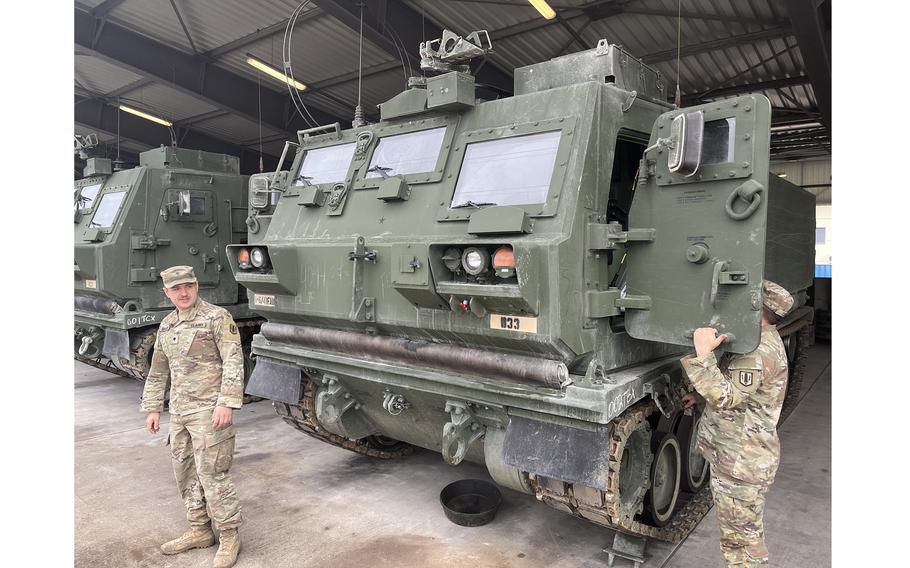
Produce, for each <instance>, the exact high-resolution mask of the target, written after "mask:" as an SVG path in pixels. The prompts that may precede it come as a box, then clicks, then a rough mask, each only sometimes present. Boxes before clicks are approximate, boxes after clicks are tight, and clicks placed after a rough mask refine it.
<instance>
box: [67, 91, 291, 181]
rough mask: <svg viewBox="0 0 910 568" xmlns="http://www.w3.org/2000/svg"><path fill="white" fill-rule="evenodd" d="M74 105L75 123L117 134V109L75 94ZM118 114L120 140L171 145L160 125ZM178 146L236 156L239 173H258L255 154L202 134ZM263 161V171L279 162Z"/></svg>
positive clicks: (192, 135)
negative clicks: (151, 124)
mask: <svg viewBox="0 0 910 568" xmlns="http://www.w3.org/2000/svg"><path fill="white" fill-rule="evenodd" d="M76 102H78V103H79V104H78V105H77V106H76V107H75V109H74V111H73V115H74V119H75V122H76V124H80V125H82V126H84V127H85V128H88V129H91V130H97V131H99V132H104V133H106V134H108V135H113V136H116V135H117V134H116V133H117V132H118V127H117V120H118V117H117V115H118V110H117V108H116V107H113V106H111V105H109V104H107V102H105V101H104V100H102V99H87V98H86V97H82V96H80V95H76ZM119 114H120V117H119V120H120V126H119V132H120V137H121V139H126V140H130V141H132V142H133V143H134V144H139V145H143V146H147V147H149V148H156V147H158V146H160V145H162V144H163V145H165V146H169V145H170V144H171V135H170V132H168V129H167V128H165V127H163V126H154V127H150V123H149V122H148V121H147V120H145V119H142V118H139V117H138V116H133V115H131V114H128V113H119ZM181 147H183V148H190V149H193V150H204V151H206V152H218V153H221V154H228V155H230V156H237V157H239V158H240V171H241V173H244V174H252V173H257V172H258V171H259V153H258V152H254V151H252V150H250V149H249V148H245V147H243V146H239V145H236V144H231V143H229V142H225V141H223V140H219V139H217V138H213V137H211V136H209V135H207V134H203V133H201V132H197V131H192V130H191V131H189V132H187V133H186V134H185V135H184V137H183V141H182V143H181ZM263 160H264V161H265V164H266V165H265V167H266V169H268V168H270V167H271V168H274V167H275V165H276V164H277V163H278V159H277V158H276V157H275V156H271V155H267V154H263Z"/></svg>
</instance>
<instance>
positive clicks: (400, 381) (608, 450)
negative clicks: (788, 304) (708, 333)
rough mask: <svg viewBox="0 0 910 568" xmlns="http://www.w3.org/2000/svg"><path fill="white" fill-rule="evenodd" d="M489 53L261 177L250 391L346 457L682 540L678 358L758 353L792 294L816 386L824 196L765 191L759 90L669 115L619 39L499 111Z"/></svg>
mask: <svg viewBox="0 0 910 568" xmlns="http://www.w3.org/2000/svg"><path fill="white" fill-rule="evenodd" d="M488 49H489V40H485V36H484V34H483V33H482V32H481V33H476V32H475V33H474V34H472V35H471V36H468V37H467V38H460V37H458V36H455V35H454V34H450V33H448V32H447V34H446V35H445V36H444V37H443V38H441V41H440V40H437V41H435V42H430V43H429V44H424V45H422V46H421V55H422V56H423V59H424V69H427V70H429V71H431V72H436V73H437V74H436V75H430V76H429V77H427V78H414V79H412V80H411V82H410V87H409V88H408V89H407V90H406V91H404V92H402V93H401V94H399V95H397V96H395V97H394V98H392V99H391V100H389V101H387V102H386V103H384V104H382V105H381V107H380V109H381V120H380V121H379V122H378V123H376V124H369V125H364V126H359V127H355V128H352V129H348V130H343V129H341V128H340V126H339V125H337V124H336V125H334V126H332V127H328V128H325V129H312V130H308V131H301V132H300V133H298V134H299V135H298V139H297V140H296V141H294V142H293V143H289V144H288V146H286V149H288V148H291V147H295V148H296V153H295V157H294V159H293V163H292V165H291V166H290V168H289V172H290V173H289V175H287V176H283V175H282V176H278V175H265V176H261V177H254V178H253V179H251V197H250V201H251V203H254V202H255V203H259V204H261V205H262V207H263V208H268V214H265V215H255V216H254V217H257V218H259V219H260V220H261V223H260V224H259V225H258V226H257V229H258V230H259V231H260V232H259V233H258V234H257V236H256V237H257V238H256V241H255V245H254V246H250V245H232V246H230V247H228V253H229V254H228V257H229V261H230V262H231V266H232V269H233V270H234V274H235V277H236V278H237V281H238V282H240V283H242V284H243V285H245V286H246V287H247V288H248V289H249V290H250V291H251V297H250V303H251V307H252V309H253V310H254V311H256V312H257V313H258V314H260V315H262V316H264V317H265V318H266V319H267V320H268V321H267V323H265V324H263V326H262V331H261V333H260V334H258V335H256V336H255V337H254V339H253V353H255V354H256V356H257V366H256V369H255V371H254V373H253V376H252V377H251V379H250V383H249V386H248V388H247V392H248V393H250V394H255V395H258V396H263V397H267V398H270V399H272V400H273V401H275V406H276V408H277V410H278V413H279V414H280V415H281V416H282V417H283V418H284V420H285V421H287V422H288V423H289V424H291V425H293V426H294V427H296V428H298V429H299V430H301V431H303V432H305V433H307V434H309V435H311V436H314V437H317V438H320V439H322V440H324V441H326V442H328V443H331V444H335V445H337V446H340V447H344V448H347V449H349V450H352V451H355V452H359V453H362V454H366V455H370V456H375V457H379V458H396V457H400V456H402V455H404V454H406V453H408V452H409V451H410V449H411V448H412V446H419V447H422V448H428V449H431V450H434V451H438V452H440V453H441V454H442V457H443V459H444V460H445V461H446V462H448V463H449V464H452V465H455V464H458V463H459V462H461V461H462V460H469V461H472V462H476V463H480V464H485V465H486V467H487V468H488V469H489V472H490V475H491V476H492V478H493V479H494V480H495V481H496V482H497V483H499V484H500V485H503V486H505V487H509V488H511V489H514V490H517V491H521V492H525V493H529V494H532V495H536V496H537V498H538V499H540V500H542V501H543V502H545V503H547V504H549V505H551V506H553V507H556V508H558V509H561V510H564V511H566V512H568V513H571V514H573V515H576V516H579V517H583V518H585V519H588V520H591V521H593V522H595V523H600V524H602V525H606V526H609V527H613V528H616V529H618V530H620V531H622V532H625V533H632V534H636V535H643V536H646V537H651V538H657V539H662V540H666V541H676V540H679V539H681V538H682V537H683V536H684V535H685V534H686V533H687V532H688V531H689V530H690V529H691V528H692V527H693V526H694V525H695V523H696V522H697V521H698V520H699V519H700V518H701V517H702V516H703V514H704V513H705V511H707V509H708V507H709V503H710V495H709V489H708V487H707V483H706V482H707V478H708V474H709V472H708V466H707V464H706V463H705V461H704V460H703V459H702V458H701V457H700V456H699V454H698V452H697V451H696V450H695V441H694V435H693V433H694V432H695V429H696V426H697V420H698V415H697V413H696V415H694V416H692V415H687V414H686V413H684V412H682V410H681V402H680V398H681V395H682V394H683V393H684V392H685V390H686V380H685V379H684V378H683V372H682V369H681V366H680V365H679V363H678V358H679V356H680V355H681V354H683V353H684V352H686V351H689V350H691V345H692V332H693V331H694V329H696V328H698V327H702V326H712V327H716V328H717V329H718V330H719V331H720V332H722V333H726V334H728V336H729V339H728V341H727V342H726V343H724V346H723V348H724V349H727V350H729V351H732V352H736V353H744V352H749V351H751V350H753V349H755V348H756V347H757V345H758V342H759V334H760V319H761V305H762V302H761V282H762V279H763V278H767V279H771V280H774V281H776V282H778V283H780V284H782V285H783V286H785V287H786V288H787V289H788V290H789V291H790V292H791V293H792V294H793V295H794V297H795V298H796V302H797V305H798V306H799V307H797V308H796V309H794V311H793V312H792V313H791V315H790V316H789V317H788V318H787V320H786V321H784V322H783V323H782V324H781V325H780V326H779V327H780V329H781V331H782V333H783V335H784V336H786V337H788V339H787V342H788V345H789V346H790V350H791V357H792V361H791V366H792V367H793V369H794V370H799V369H800V368H801V367H800V365H799V362H798V357H797V354H798V352H799V349H797V345H796V343H797V340H796V335H795V334H796V333H797V332H798V331H799V330H800V329H804V328H805V326H806V325H807V324H808V323H809V321H810V319H811V310H810V309H809V308H806V307H804V305H805V300H806V294H805V291H806V289H807V288H808V286H809V285H810V284H811V282H812V263H813V240H812V234H813V233H812V231H813V227H814V224H813V222H814V220H813V217H814V198H813V197H812V195H810V194H809V193H808V192H806V191H804V190H802V189H800V188H797V187H796V186H793V185H791V184H789V183H787V182H785V181H783V180H781V179H779V178H777V177H776V176H774V175H772V174H771V173H770V171H769V145H770V132H769V128H770V123H771V108H770V104H769V101H768V100H767V99H766V98H765V97H764V96H762V95H760V94H756V95H746V96H740V97H737V98H732V99H726V100H721V101H716V102H712V103H709V104H705V105H701V106H695V107H691V108H683V109H675V108H674V107H673V106H672V105H670V104H668V103H667V102H665V101H666V98H667V97H666V89H665V85H664V82H663V80H662V78H661V76H660V75H659V74H658V73H657V72H656V71H655V70H653V69H652V68H650V67H648V66H647V65H644V64H643V63H642V62H641V61H639V60H637V59H635V58H634V57H632V56H631V55H630V54H628V53H627V52H625V51H624V50H623V49H622V48H620V47H618V46H616V45H610V44H608V43H607V42H606V41H601V42H600V44H599V45H598V46H597V47H596V48H595V49H591V50H588V51H584V52H580V53H576V54H572V55H568V56H564V57H559V58H556V59H553V60H550V61H547V62H543V63H539V64H535V65H530V66H527V67H522V68H519V69H516V70H515V88H514V96H511V97H507V98H500V99H498V100H486V101H484V100H480V99H478V98H477V96H476V93H475V84H474V77H472V76H471V75H470V74H469V73H468V72H467V67H466V66H465V65H464V63H465V61H466V59H467V58H469V57H471V56H473V55H476V54H477V53H483V52H484V51H486V50H488ZM279 169H280V168H279ZM271 201H275V204H274V205H272V204H271ZM250 242H251V243H252V242H253V239H252V237H251V239H250ZM250 255H257V256H258V257H259V258H261V259H263V260H262V263H261V265H260V266H258V267H253V266H250V265H249V264H243V259H245V258H247V257H249V256H250ZM798 380H799V379H798V377H793V378H792V379H791V391H793V392H795V390H796V388H797V387H798ZM793 392H791V394H790V397H791V399H792V398H793V396H794V394H793Z"/></svg>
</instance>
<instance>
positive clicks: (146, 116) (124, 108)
mask: <svg viewBox="0 0 910 568" xmlns="http://www.w3.org/2000/svg"><path fill="white" fill-rule="evenodd" d="M119 106H120V110H122V111H124V112H128V113H130V114H135V115H136V116H141V117H142V118H144V119H146V120H151V121H152V122H157V123H158V124H162V125H164V126H173V123H172V122H168V121H166V120H164V119H163V118H158V117H157V116H152V115H150V114H148V113H147V112H142V111H141V110H137V109H134V108H133V107H128V106H126V105H119Z"/></svg>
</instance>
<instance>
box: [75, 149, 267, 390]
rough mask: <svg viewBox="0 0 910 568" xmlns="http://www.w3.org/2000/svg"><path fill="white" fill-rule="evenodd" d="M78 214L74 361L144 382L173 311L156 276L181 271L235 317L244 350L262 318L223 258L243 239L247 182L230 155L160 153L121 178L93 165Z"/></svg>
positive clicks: (92, 161) (80, 186)
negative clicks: (189, 269) (188, 271)
mask: <svg viewBox="0 0 910 568" xmlns="http://www.w3.org/2000/svg"><path fill="white" fill-rule="evenodd" d="M74 209H75V227H76V229H75V250H74V254H75V267H74V270H75V278H74V297H75V298H74V301H75V315H74V320H75V357H76V359H77V360H79V361H82V362H84V363H88V364H89V365H93V366H95V367H99V368H102V369H105V370H107V371H110V372H112V373H115V374H118V375H122V376H125V377H133V378H137V379H142V380H144V379H145V377H146V376H147V375H148V367H149V363H150V362H151V354H152V347H153V345H154V343H155V334H156V331H157V329H158V324H159V323H160V322H161V320H162V319H163V318H164V316H166V315H167V314H168V313H169V312H171V311H172V310H173V309H174V306H173V305H172V304H171V302H170V301H169V300H168V299H167V297H166V296H165V295H164V293H163V292H162V291H161V288H162V284H161V278H160V277H159V275H158V273H159V272H160V271H161V270H163V269H165V268H167V267H169V266H173V265H178V264H185V265H191V266H193V268H194V270H195V273H196V277H197V278H198V280H199V297H200V298H202V299H204V300H206V301H208V302H211V303H213V304H218V305H219V306H222V307H224V308H225V309H227V310H228V311H229V312H231V314H232V315H233V317H234V319H235V320H236V322H237V325H238V327H239V328H240V330H241V338H242V340H243V342H244V345H245V352H248V350H249V344H250V340H251V339H252V336H253V334H254V333H256V332H257V331H258V330H259V324H260V323H261V322H262V321H263V320H262V319H261V318H258V317H256V316H255V314H253V313H252V311H251V310H250V309H249V301H248V299H247V295H246V290H244V289H243V287H241V286H238V285H237V282H236V281H235V280H234V276H233V274H232V273H231V271H230V270H229V267H228V263H227V261H226V259H225V252H224V251H225V246H226V245H227V244H228V243H232V242H245V240H246V235H247V226H246V219H247V216H248V209H247V177H246V176H241V175H240V162H239V160H238V159H237V158H236V157H234V156H227V155H224V154H213V153H210V152H202V151H195V150H187V149H184V148H177V147H164V146H162V147H160V148H156V149H154V150H149V151H147V152H143V153H141V154H140V155H139V166H138V167H135V168H131V169H127V170H122V171H112V167H111V161H110V160H108V159H104V158H89V159H88V160H87V165H86V167H85V170H84V177H83V178H82V179H80V180H77V181H76V182H75V199H74ZM247 369H248V370H249V369H251V365H250V361H249V359H248V360H247Z"/></svg>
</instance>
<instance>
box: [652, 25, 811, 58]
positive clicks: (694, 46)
mask: <svg viewBox="0 0 910 568" xmlns="http://www.w3.org/2000/svg"><path fill="white" fill-rule="evenodd" d="M792 35H793V29H792V28H790V27H784V26H782V27H778V28H771V29H767V30H761V31H759V32H751V33H747V34H740V35H735V36H730V37H725V38H722V39H714V40H711V41H705V42H700V43H690V44H688V45H684V46H682V48H681V49H680V57H688V56H690V55H697V54H699V53H707V52H709V51H717V50H720V49H725V48H727V47H732V46H735V45H742V44H746V43H756V42H760V41H767V40H771V39H778V38H782V37H787V36H792ZM674 59H676V48H675V47H674V48H672V49H665V50H663V51H658V52H655V53H651V54H649V55H646V56H644V57H642V58H641V60H642V61H644V62H645V63H647V64H648V65H653V64H655V63H661V62H663V61H673V60H674Z"/></svg>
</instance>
